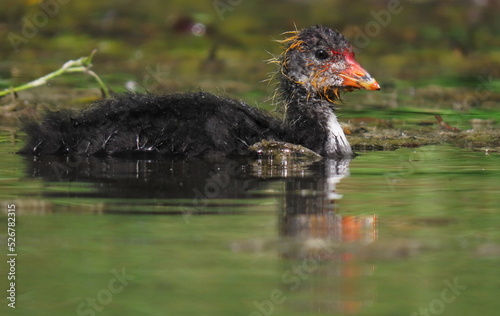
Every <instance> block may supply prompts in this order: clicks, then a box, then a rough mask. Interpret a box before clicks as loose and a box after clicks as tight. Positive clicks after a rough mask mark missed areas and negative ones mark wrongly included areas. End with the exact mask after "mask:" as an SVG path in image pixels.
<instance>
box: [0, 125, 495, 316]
mask: <svg viewBox="0 0 500 316" xmlns="http://www.w3.org/2000/svg"><path fill="white" fill-rule="evenodd" d="M4 135H5V134H4ZM2 139H4V141H3V142H2V143H1V144H0V150H1V152H2V160H1V165H0V181H1V182H0V186H1V191H0V192H1V193H0V195H1V201H2V213H1V214H2V215H1V217H0V225H1V227H2V228H1V232H2V235H1V236H2V244H3V245H2V249H3V250H2V253H3V254H2V256H4V258H3V259H2V262H3V263H2V271H5V270H4V269H5V268H6V267H7V264H6V261H7V260H8V259H9V258H8V257H7V256H6V251H5V249H6V248H5V243H6V240H5V239H6V231H7V229H6V228H7V216H6V213H7V205H8V204H14V205H15V207H16V215H17V221H16V227H15V229H16V249H15V252H16V253H17V257H16V272H15V273H16V309H15V311H13V310H12V309H10V308H8V307H7V306H6V305H7V300H6V299H5V298H4V299H3V303H2V306H1V307H0V310H1V311H2V314H3V313H5V312H8V314H9V315H73V314H77V315H94V314H95V315H348V314H350V315H425V313H428V314H429V315H437V314H442V315H493V314H494V312H495V311H496V310H498V309H499V308H500V303H499V302H498V300H497V299H496V298H497V297H498V295H499V294H500V287H499V286H500V283H499V279H498V277H497V275H498V265H499V263H500V233H499V231H498V227H499V226H500V213H499V208H498V205H500V194H499V191H498V184H499V181H498V179H499V178H500V167H499V165H500V157H499V156H498V154H494V155H485V154H483V153H477V152H470V151H466V150H462V149H457V148H453V147H449V146H427V147H421V148H417V149H411V150H410V149H401V150H397V151H389V152H367V153H363V154H362V155H361V156H359V157H358V158H356V159H354V160H353V161H351V162H350V165H349V169H348V173H350V174H347V172H346V169H345V168H340V167H339V165H337V164H336V163H335V162H324V163H321V162H320V163H316V164H313V165H311V166H298V167H297V166H295V167H296V168H295V170H292V169H291V166H290V169H287V168H279V171H280V172H281V173H280V174H281V175H280V176H277V173H276V172H275V173H274V174H273V176H271V173H267V174H263V173H262V172H261V173H259V172H258V170H260V169H259V168H258V166H256V165H255V164H252V162H246V161H229V162H227V161H225V162H221V163H218V164H213V165H212V164H205V165H204V164H203V163H200V162H199V161H193V162H186V161H120V160H105V161H103V160H96V161H86V162H82V163H81V164H79V165H78V166H76V167H74V168H70V169H67V170H66V171H65V172H59V173H57V172H55V170H56V169H55V168H54V167H51V164H53V163H54V161H56V160H57V159H52V160H50V159H49V160H47V161H41V162H39V161H38V162H33V161H32V159H26V158H22V157H20V156H18V155H15V154H13V153H12V152H13V151H14V149H15V148H18V147H19V144H17V143H12V142H11V141H10V140H8V139H7V138H6V137H4V138H2ZM103 166H106V168H104V167H103ZM332 166H333V167H337V169H335V168H333V169H335V170H336V171H331V170H332V168H331V167H332ZM230 170H233V172H230ZM329 170H330V171H329ZM339 170H340V171H339ZM275 171H276V170H275ZM284 171H288V175H286V174H285V173H283V172H284ZM214 179H219V181H217V180H214ZM335 182H338V183H336V184H335ZM214 183H215V184H217V183H219V184H218V189H214V188H216V187H217V186H214ZM175 188H177V190H175ZM197 189H198V191H196V190H197ZM205 189H207V190H208V191H204V190H205ZM134 192H135V193H134ZM195 192H202V193H201V194H202V195H203V194H205V193H208V195H209V197H210V199H205V197H203V198H200V196H199V195H197V194H198V193H195ZM203 192H205V193H203ZM325 194H334V195H325ZM140 196H142V198H141V197H140ZM328 225H330V226H328ZM1 277H2V281H1V282H0V284H1V285H2V286H1V289H2V293H7V292H6V290H7V289H8V287H7V286H6V284H7V280H6V277H7V276H6V275H5V274H2V276H1ZM4 297H5V294H4Z"/></svg>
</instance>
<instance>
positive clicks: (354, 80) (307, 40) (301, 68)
mask: <svg viewBox="0 0 500 316" xmlns="http://www.w3.org/2000/svg"><path fill="white" fill-rule="evenodd" d="M290 34H291V36H290V37H289V38H287V39H285V40H283V41H282V43H284V45H285V51H284V53H283V54H282V56H281V58H280V59H279V62H280V64H281V75H282V76H281V81H282V82H281V85H282V88H285V90H288V89H286V87H289V88H291V87H292V86H293V87H294V88H291V89H292V90H296V88H297V85H298V86H299V87H302V88H303V89H301V90H305V92H306V94H307V97H308V98H311V97H313V98H320V99H325V100H328V101H330V102H333V101H334V100H336V99H338V98H339V96H340V92H342V91H352V90H355V89H366V90H380V86H379V84H378V83H377V81H375V79H374V78H373V77H372V76H371V75H370V74H369V73H368V72H367V71H366V70H365V69H364V68H363V67H361V65H360V64H359V63H358V62H357V61H356V60H355V58H354V52H353V50H352V47H351V45H350V44H349V42H348V41H347V39H346V38H345V37H344V35H342V34H341V33H340V32H338V31H336V30H332V29H330V28H327V27H324V26H313V27H309V28H306V29H303V30H301V31H295V32H290ZM283 92H284V93H287V91H283Z"/></svg>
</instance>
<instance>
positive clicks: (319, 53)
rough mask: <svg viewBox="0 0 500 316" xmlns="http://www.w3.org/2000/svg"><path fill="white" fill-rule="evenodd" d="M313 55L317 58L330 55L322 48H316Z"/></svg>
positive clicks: (324, 57) (325, 57)
mask: <svg viewBox="0 0 500 316" xmlns="http://www.w3.org/2000/svg"><path fill="white" fill-rule="evenodd" d="M314 56H316V58H318V59H327V58H328V57H330V55H329V54H328V52H327V51H326V50H324V49H318V50H317V51H316V53H314Z"/></svg>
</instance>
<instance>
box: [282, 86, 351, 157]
mask: <svg viewBox="0 0 500 316" xmlns="http://www.w3.org/2000/svg"><path fill="white" fill-rule="evenodd" d="M301 89H302V90H301ZM282 92H283V94H282V96H283V98H284V101H285V104H286V115H285V121H286V123H287V126H288V127H289V128H290V134H291V139H290V141H291V142H294V143H296V144H300V145H303V146H305V147H307V148H309V149H311V150H313V151H315V152H317V153H319V154H320V155H325V156H329V157H339V158H340V157H343V158H348V157H353V156H354V153H353V151H352V148H351V145H350V144H349V141H348V140H347V138H346V136H345V134H344V130H343V128H342V126H340V124H339V122H338V120H337V116H336V115H335V111H334V105H333V104H332V103H331V102H329V101H328V100H326V99H325V98H322V97H319V96H314V95H307V93H306V91H305V90H304V89H303V88H302V87H301V86H300V85H298V84H297V86H295V87H292V88H291V89H282Z"/></svg>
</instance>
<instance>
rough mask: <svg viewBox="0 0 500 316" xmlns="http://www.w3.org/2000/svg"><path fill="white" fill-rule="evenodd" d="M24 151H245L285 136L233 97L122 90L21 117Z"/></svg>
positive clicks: (266, 118)
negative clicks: (85, 104)
mask: <svg viewBox="0 0 500 316" xmlns="http://www.w3.org/2000/svg"><path fill="white" fill-rule="evenodd" d="M23 130H24V131H25V132H26V134H27V135H28V138H27V142H26V146H25V147H24V148H23V149H22V150H21V153H24V154H78V155H114V156H119V155H125V156H126V155H133V154H142V153H157V154H162V155H184V156H200V155H210V154H213V153H222V154H224V155H230V154H238V155H242V154H247V153H248V146H250V145H252V144H253V143H255V142H258V141H260V140H262V139H280V138H282V136H283V135H282V134H283V132H282V123H281V121H280V120H278V119H275V118H272V117H270V116H268V115H267V114H264V113H262V112H261V111H259V110H258V109H256V108H254V107H250V106H248V105H247V104H245V103H243V102H240V101H238V100H234V99H226V98H221V97H219V96H216V95H213V94H210V93H204V92H197V93H183V94H169V95H152V94H132V93H128V94H122V95H117V96H114V97H112V98H110V99H106V100H102V101H98V102H96V103H95V104H94V105H93V106H91V107H90V108H89V109H87V110H84V111H83V112H81V113H79V114H75V113H73V112H71V111H67V110H63V111H56V112H48V113H46V114H45V116H44V118H43V120H42V121H41V122H38V121H36V120H35V119H33V118H25V119H24V120H23Z"/></svg>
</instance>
